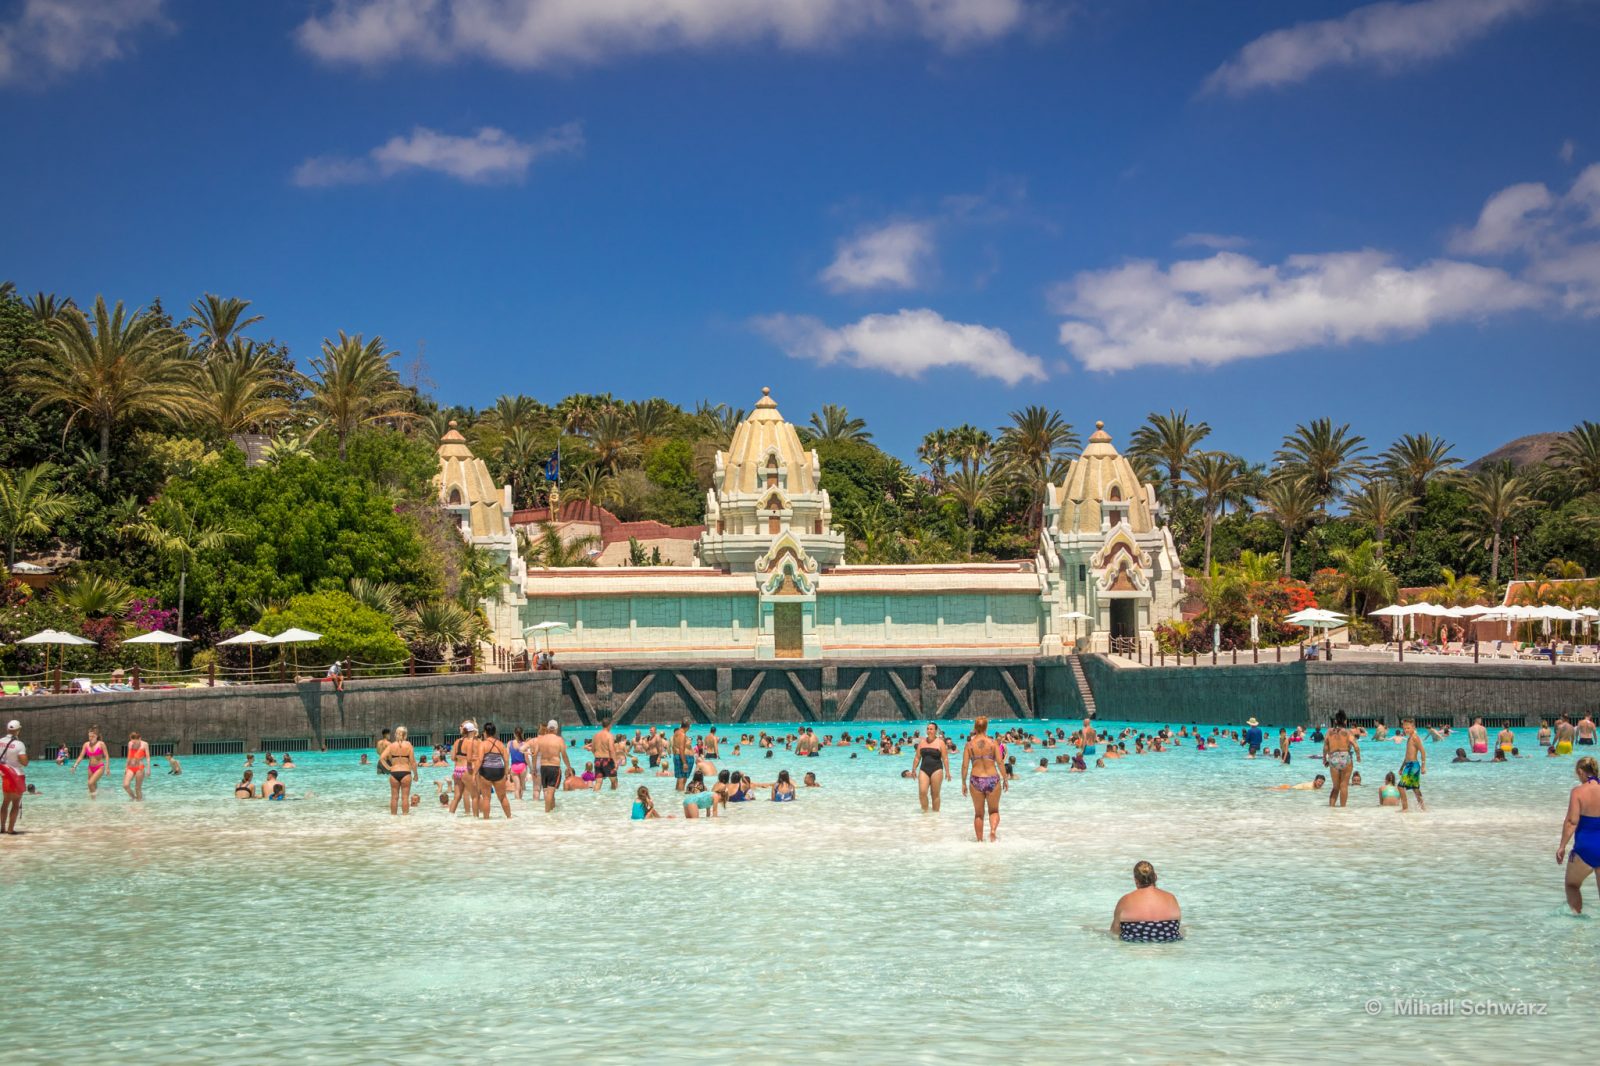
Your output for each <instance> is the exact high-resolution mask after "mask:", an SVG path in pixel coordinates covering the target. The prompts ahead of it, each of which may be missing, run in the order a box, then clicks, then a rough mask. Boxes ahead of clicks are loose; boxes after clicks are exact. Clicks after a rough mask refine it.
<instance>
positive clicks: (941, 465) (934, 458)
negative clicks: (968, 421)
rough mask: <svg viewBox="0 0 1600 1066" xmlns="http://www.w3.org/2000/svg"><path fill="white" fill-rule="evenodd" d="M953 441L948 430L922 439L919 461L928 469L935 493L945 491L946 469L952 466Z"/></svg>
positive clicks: (930, 434)
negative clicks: (951, 451)
mask: <svg viewBox="0 0 1600 1066" xmlns="http://www.w3.org/2000/svg"><path fill="white" fill-rule="evenodd" d="M950 450H951V439H950V431H949V430H948V429H936V430H934V431H933V432H932V433H929V434H927V435H925V436H924V437H923V438H922V443H921V444H920V445H918V446H917V459H918V461H919V462H921V463H922V464H923V465H924V466H926V467H927V468H928V473H929V475H930V476H931V477H932V479H933V488H934V491H935V492H943V491H944V477H945V468H946V467H948V466H949V465H950Z"/></svg>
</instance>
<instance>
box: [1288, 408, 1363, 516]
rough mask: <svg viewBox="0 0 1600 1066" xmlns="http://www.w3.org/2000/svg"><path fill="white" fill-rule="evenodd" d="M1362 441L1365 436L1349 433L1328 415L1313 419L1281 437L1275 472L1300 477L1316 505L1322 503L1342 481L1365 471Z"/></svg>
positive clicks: (1322, 505)
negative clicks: (1277, 464) (1281, 441)
mask: <svg viewBox="0 0 1600 1066" xmlns="http://www.w3.org/2000/svg"><path fill="white" fill-rule="evenodd" d="M1365 443H1366V438H1365V437H1361V436H1357V435H1355V434H1353V433H1351V432H1350V426H1349V425H1348V424H1346V425H1342V426H1335V425H1334V424H1333V420H1332V419H1329V418H1318V419H1315V420H1313V421H1312V422H1311V423H1310V424H1302V425H1298V426H1296V427H1295V428H1294V432H1293V433H1291V434H1289V435H1288V436H1287V437H1285V438H1283V447H1281V448H1279V449H1278V453H1277V460H1278V463H1279V468H1278V473H1279V474H1282V475H1285V476H1288V477H1293V478H1301V479H1304V480H1305V482H1306V483H1307V485H1308V486H1309V487H1310V489H1311V492H1312V494H1313V495H1314V496H1315V497H1316V500H1317V506H1318V507H1319V508H1320V507H1325V506H1327V504H1328V501H1329V500H1331V499H1333V497H1334V495H1335V494H1336V493H1337V492H1338V491H1339V489H1340V488H1341V487H1342V486H1343V485H1344V483H1345V482H1346V481H1350V480H1352V479H1354V478H1357V477H1360V476H1361V474H1362V473H1363V472H1364V471H1365V469H1366V467H1365V465H1364V459H1363V457H1364V456H1365V454H1366V449H1365V448H1364V447H1363V445H1364V444H1365Z"/></svg>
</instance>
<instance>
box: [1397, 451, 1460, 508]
mask: <svg viewBox="0 0 1600 1066" xmlns="http://www.w3.org/2000/svg"><path fill="white" fill-rule="evenodd" d="M1457 462H1459V460H1458V459H1456V457H1455V456H1453V455H1451V454H1450V443H1449V442H1448V441H1445V440H1440V439H1438V438H1436V437H1433V436H1430V435H1429V434H1427V433H1407V434H1406V435H1405V436H1403V437H1401V438H1400V439H1399V440H1397V441H1395V442H1394V443H1393V444H1391V445H1389V450H1388V451H1386V452H1384V453H1383V456H1382V463H1383V469H1384V470H1385V471H1386V472H1387V473H1388V474H1389V476H1390V477H1391V478H1394V479H1395V480H1396V481H1398V482H1400V484H1401V485H1403V486H1405V489H1406V491H1407V492H1409V493H1410V494H1411V496H1412V498H1413V499H1417V500H1423V499H1426V498H1427V496H1428V482H1429V481H1431V480H1433V478H1434V477H1435V476H1437V475H1439V474H1442V473H1445V472H1446V471H1448V470H1449V469H1450V468H1451V467H1453V466H1455V465H1456V463H1457ZM1417 515H1418V512H1413V513H1412V517H1413V521H1415V518H1416V517H1417Z"/></svg>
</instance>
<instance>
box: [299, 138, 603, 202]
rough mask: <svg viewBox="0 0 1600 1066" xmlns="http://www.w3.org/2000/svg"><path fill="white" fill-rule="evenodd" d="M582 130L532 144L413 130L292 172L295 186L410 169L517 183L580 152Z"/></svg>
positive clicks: (337, 182) (474, 181)
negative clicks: (547, 159)
mask: <svg viewBox="0 0 1600 1066" xmlns="http://www.w3.org/2000/svg"><path fill="white" fill-rule="evenodd" d="M582 148H583V128H582V126H580V125H579V124H577V123H575V122H573V123H568V124H567V125H565V126H558V127H557V128H556V129H553V130H551V131H550V132H549V133H546V134H545V135H544V136H542V137H539V138H537V139H535V140H533V141H519V140H517V139H516V138H515V137H513V136H511V135H510V134H509V133H506V132H505V131H504V130H498V129H495V128H494V127H492V126H485V127H483V128H482V129H480V130H478V132H477V133H475V134H473V135H472V136H470V137H456V136H452V135H451V134H448V133H439V132H438V131H436V130H430V129H428V128H427V127H426V126H418V127H416V128H415V129H414V130H412V131H411V134H410V136H407V137H392V138H390V139H389V140H388V141H386V142H385V143H383V144H380V145H378V147H376V148H374V149H372V150H371V151H370V152H368V153H366V154H365V155H361V156H317V157H314V158H311V159H307V160H306V161H305V162H303V163H301V164H300V165H299V166H298V167H296V168H295V171H294V175H293V181H294V183H295V184H296V185H301V186H308V187H309V186H317V185H353V184H357V183H360V182H369V181H380V180H382V179H384V178H390V177H393V176H394V175H396V174H400V173H403V172H405V171H409V170H432V171H436V172H438V173H440V174H446V175H449V176H450V177H452V178H457V179H459V180H461V181H464V182H468V183H471V184H488V183H491V182H503V181H520V180H521V179H522V178H524V177H526V176H527V173H528V168H529V167H530V166H532V165H533V163H534V161H535V160H537V159H540V158H542V157H544V156H549V155H562V154H569V153H573V152H577V151H581V150H582Z"/></svg>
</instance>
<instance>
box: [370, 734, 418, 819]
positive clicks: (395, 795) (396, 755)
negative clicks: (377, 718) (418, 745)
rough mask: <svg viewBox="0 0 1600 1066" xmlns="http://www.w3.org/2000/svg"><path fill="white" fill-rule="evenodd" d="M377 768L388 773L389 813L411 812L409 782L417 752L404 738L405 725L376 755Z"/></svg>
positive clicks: (413, 770) (414, 767)
mask: <svg viewBox="0 0 1600 1066" xmlns="http://www.w3.org/2000/svg"><path fill="white" fill-rule="evenodd" d="M378 769H379V770H382V771H383V772H384V773H386V774H388V775H389V813H390V814H410V813H411V782H412V781H413V780H415V779H416V776H417V752H416V749H415V748H413V747H412V746H411V741H409V740H407V739H406V727H405V726H400V727H399V728H397V729H396V730H395V731H394V737H393V739H391V740H390V741H389V744H388V746H387V747H385V748H384V749H383V754H382V755H380V756H378Z"/></svg>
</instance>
